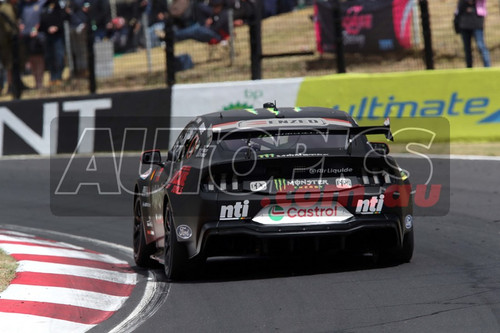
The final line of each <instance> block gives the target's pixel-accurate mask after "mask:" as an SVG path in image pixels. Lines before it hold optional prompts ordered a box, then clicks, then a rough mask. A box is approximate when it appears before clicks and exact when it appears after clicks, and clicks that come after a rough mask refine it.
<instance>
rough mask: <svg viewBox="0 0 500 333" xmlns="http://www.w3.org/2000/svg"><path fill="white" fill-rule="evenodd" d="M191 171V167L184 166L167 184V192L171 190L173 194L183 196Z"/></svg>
mask: <svg viewBox="0 0 500 333" xmlns="http://www.w3.org/2000/svg"><path fill="white" fill-rule="evenodd" d="M190 171H191V167H190V166H183V167H182V168H181V169H180V170H178V171H177V172H176V173H175V175H174V176H173V177H172V179H171V180H170V182H169V183H168V184H167V190H168V189H171V192H172V193H175V194H182V191H183V190H184V183H185V182H186V178H187V176H188V175H189V172H190Z"/></svg>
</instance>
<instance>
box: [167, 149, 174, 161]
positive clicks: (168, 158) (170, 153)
mask: <svg viewBox="0 0 500 333" xmlns="http://www.w3.org/2000/svg"><path fill="white" fill-rule="evenodd" d="M173 160H174V154H172V151H170V150H169V151H167V162H172V161H173Z"/></svg>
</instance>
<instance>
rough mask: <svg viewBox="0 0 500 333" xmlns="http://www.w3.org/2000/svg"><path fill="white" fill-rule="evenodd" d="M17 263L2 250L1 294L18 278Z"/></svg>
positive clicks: (0, 256)
mask: <svg viewBox="0 0 500 333" xmlns="http://www.w3.org/2000/svg"><path fill="white" fill-rule="evenodd" d="M16 268H17V262H16V261H15V260H14V258H12V257H11V256H9V255H7V254H6V253H5V252H3V251H2V250H0V292H2V291H3V290H4V289H5V288H7V286H8V285H9V283H10V281H11V280H12V279H13V278H14V277H15V276H16Z"/></svg>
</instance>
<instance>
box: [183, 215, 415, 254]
mask: <svg viewBox="0 0 500 333" xmlns="http://www.w3.org/2000/svg"><path fill="white" fill-rule="evenodd" d="M405 232H406V230H404V226H403V224H402V223H401V220H400V218H399V217H398V216H397V215H392V214H390V215H389V214H381V215H370V216H355V217H352V218H351V219H349V220H347V221H345V222H342V223H321V224H300V225H282V224H277V225H268V224H266V225H263V224H260V223H256V222H253V221H217V222H209V223H205V224H204V226H203V228H202V232H201V235H200V237H199V239H198V242H197V244H195V241H194V240H193V241H192V243H191V244H189V245H190V246H188V248H189V249H190V250H189V252H190V254H191V256H194V255H197V254H200V253H203V254H204V255H211V254H214V253H215V254H220V255H230V254H232V253H229V252H231V248H230V247H231V246H232V245H234V247H235V249H237V250H242V249H241V248H242V247H246V249H245V250H246V251H250V252H265V251H262V248H263V247H264V248H265V247H266V244H268V243H280V242H283V240H285V241H288V240H289V241H291V242H293V241H298V242H299V243H307V242H308V240H310V243H311V245H310V246H312V247H313V248H316V249H317V250H321V249H338V250H346V249H353V250H354V249H356V248H359V249H360V250H369V249H370V248H375V247H376V248H383V247H400V246H402V241H403V237H404V233H405ZM231 244H232V245H231ZM214 248H215V251H214ZM225 250H227V251H226V252H228V253H225V252H224V251H225ZM236 252H238V251H236Z"/></svg>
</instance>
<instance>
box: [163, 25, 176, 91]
mask: <svg viewBox="0 0 500 333" xmlns="http://www.w3.org/2000/svg"><path fill="white" fill-rule="evenodd" d="M174 43H175V35H174V27H173V22H172V19H170V18H168V17H167V18H165V57H166V59H165V67H166V83H167V87H172V86H173V85H174V84H175V52H174Z"/></svg>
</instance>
